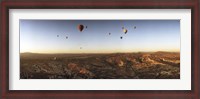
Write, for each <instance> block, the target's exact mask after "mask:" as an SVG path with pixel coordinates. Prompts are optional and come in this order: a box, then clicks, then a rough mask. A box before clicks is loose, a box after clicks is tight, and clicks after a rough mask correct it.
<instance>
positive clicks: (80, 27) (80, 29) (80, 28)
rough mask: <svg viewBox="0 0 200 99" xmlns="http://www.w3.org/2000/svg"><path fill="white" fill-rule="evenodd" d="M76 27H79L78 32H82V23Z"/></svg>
mask: <svg viewBox="0 0 200 99" xmlns="http://www.w3.org/2000/svg"><path fill="white" fill-rule="evenodd" d="M78 29H79V31H80V32H82V31H83V29H84V26H83V25H82V24H79V25H78Z"/></svg>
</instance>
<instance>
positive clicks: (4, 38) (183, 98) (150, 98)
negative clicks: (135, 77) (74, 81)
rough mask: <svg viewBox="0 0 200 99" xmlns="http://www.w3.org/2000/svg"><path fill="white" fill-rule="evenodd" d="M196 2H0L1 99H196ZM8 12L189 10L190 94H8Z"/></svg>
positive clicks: (199, 90) (198, 89)
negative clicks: (190, 28)
mask: <svg viewBox="0 0 200 99" xmlns="http://www.w3.org/2000/svg"><path fill="white" fill-rule="evenodd" d="M199 4H200V1H199V0H181V1H180V0H163V1H160V0H156V1H155V0H141V1H140V0H123V1H122V0H110V1H106V0H97V1H93V0H85V1H81V0H73V1H72V0H58V1H57V0H50V1H39V0H33V1H31V0H29V1H25V0H24V1H23V0H19V1H16V0H4V1H2V2H1V26H0V27H1V36H0V37H1V62H0V63H1V73H0V79H1V80H0V82H1V84H0V93H1V96H0V97H1V99H27V98H29V99H36V98H37V99H44V98H48V99H66V98H67V99H71V98H77V99H78V98H84V99H86V98H90V99H93V98H108V99H112V98H114V99H118V98H119V99H124V98H137V99H169V98H170V99H200V85H199V83H200V77H199V76H200V71H199V70H200V68H199V33H200V31H199V24H200V21H199V17H200V15H199V11H200V10H199V9H200V5H199ZM9 9H191V11H192V15H191V16H192V19H191V20H192V31H191V33H192V34H191V35H192V80H191V84H192V86H191V88H192V89H191V90H189V91H185V90H162V91H160V90H140V91H138V90H125V91H121V90H87V91H86V90H84V91H81V90H77V91H72V90H65V91H64V90H62V91H61V90H54V91H53V90H52V91H51V90H48V91H41V90H37V91H36V90H20V91H18V90H15V91H14V90H12V91H11V90H9Z"/></svg>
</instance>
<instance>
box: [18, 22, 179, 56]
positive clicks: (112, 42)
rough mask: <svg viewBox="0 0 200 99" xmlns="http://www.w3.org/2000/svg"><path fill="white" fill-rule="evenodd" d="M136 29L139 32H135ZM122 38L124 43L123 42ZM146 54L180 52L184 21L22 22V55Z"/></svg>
mask: <svg viewBox="0 0 200 99" xmlns="http://www.w3.org/2000/svg"><path fill="white" fill-rule="evenodd" d="M79 24H83V25H84V26H87V28H84V30H83V31H82V32H80V31H79V30H78V29H77V26H78V25H79ZM134 26H136V27H137V28H136V29H134ZM122 27H125V28H126V29H127V30H128V32H127V34H124V33H123V29H122ZM109 32H110V33H111V35H109ZM57 35H59V37H57ZM66 36H67V37H68V39H66ZM121 36H123V39H120V37H121ZM80 47H81V49H80ZM143 51H145V52H149V51H180V21H179V20H20V52H21V53H23V52H33V53H116V52H143Z"/></svg>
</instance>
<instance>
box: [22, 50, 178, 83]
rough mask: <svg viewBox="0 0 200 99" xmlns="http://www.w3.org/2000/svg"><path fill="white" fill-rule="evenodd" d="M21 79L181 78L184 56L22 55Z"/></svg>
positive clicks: (155, 54)
mask: <svg viewBox="0 0 200 99" xmlns="http://www.w3.org/2000/svg"><path fill="white" fill-rule="evenodd" d="M20 77H21V79H179V78H180V53H175V52H155V53H116V54H33V53H22V54H20Z"/></svg>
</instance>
